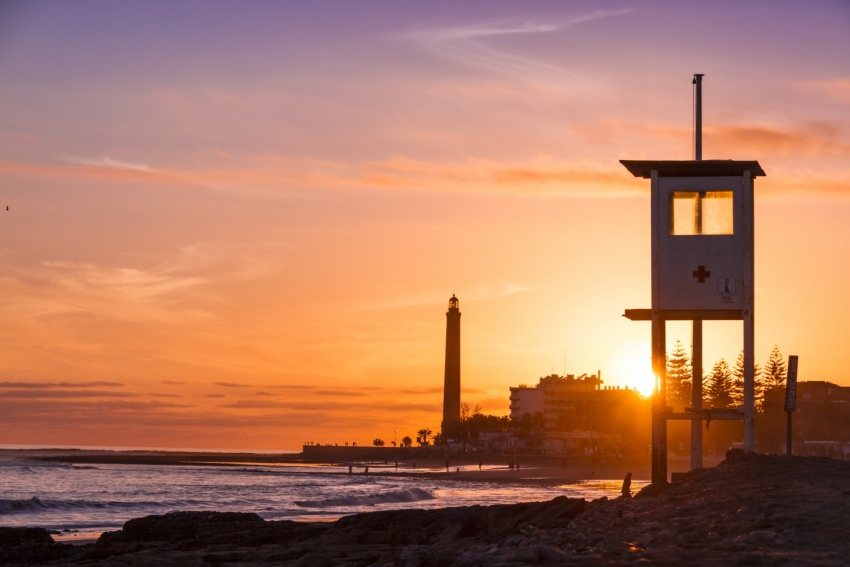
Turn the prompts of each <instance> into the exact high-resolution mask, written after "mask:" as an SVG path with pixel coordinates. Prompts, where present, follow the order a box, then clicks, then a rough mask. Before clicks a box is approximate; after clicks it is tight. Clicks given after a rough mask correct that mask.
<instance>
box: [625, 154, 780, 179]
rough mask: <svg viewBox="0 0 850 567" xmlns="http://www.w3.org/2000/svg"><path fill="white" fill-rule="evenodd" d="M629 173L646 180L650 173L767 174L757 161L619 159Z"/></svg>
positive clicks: (664, 175)
mask: <svg viewBox="0 0 850 567" xmlns="http://www.w3.org/2000/svg"><path fill="white" fill-rule="evenodd" d="M620 163H622V164H623V165H624V166H626V169H628V170H629V173H631V174H632V175H634V176H635V177H643V178H644V179H648V178H649V177H650V176H651V175H652V171H653V170H655V171H657V172H658V175H659V176H660V177H732V176H735V177H739V176H741V175H743V174H744V172H745V171H749V172H750V173H751V174H752V176H753V177H758V176H766V175H767V174H766V173H765V172H764V170H763V169H762V168H761V166H760V165H759V162H757V161H735V160H731V159H705V160H698V161H697V160H683V161H679V160H630V159H621V160H620Z"/></svg>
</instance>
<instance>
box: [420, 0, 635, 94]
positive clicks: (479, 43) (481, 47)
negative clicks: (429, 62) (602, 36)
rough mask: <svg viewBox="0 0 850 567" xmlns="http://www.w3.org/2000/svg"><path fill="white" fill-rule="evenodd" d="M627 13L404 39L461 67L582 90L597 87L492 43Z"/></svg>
mask: <svg viewBox="0 0 850 567" xmlns="http://www.w3.org/2000/svg"><path fill="white" fill-rule="evenodd" d="M630 11H631V8H626V9H623V10H596V11H594V12H589V13H587V14H581V15H578V16H575V17H573V18H570V19H567V20H566V21H561V22H558V23H554V24H553V23H531V22H527V23H521V24H517V23H487V24H476V25H467V26H458V27H449V28H439V29H430V30H420V31H416V32H411V33H409V34H407V37H408V38H409V39H410V40H412V41H413V42H415V43H416V44H418V45H420V46H422V47H423V48H425V49H428V50H430V51H432V52H434V53H436V54H438V55H441V56H443V57H446V58H449V59H452V60H454V61H457V62H460V63H462V64H465V65H469V66H473V67H476V68H479V69H483V70H486V71H489V72H494V73H499V74H501V75H505V76H509V77H511V78H514V79H517V80H525V81H534V82H539V83H545V84H546V85H548V86H550V87H558V88H562V89H567V90H571V91H572V90H576V88H577V87H582V88H585V89H586V88H588V87H593V88H596V87H598V85H597V84H596V83H595V81H593V80H591V79H590V78H588V77H585V76H582V75H580V74H578V73H575V72H573V71H570V70H568V69H565V68H563V67H560V66H557V65H552V64H549V63H544V62H541V61H538V60H535V59H532V58H529V57H525V56H522V55H518V54H516V53H511V52H509V51H508V50H506V49H504V48H499V47H497V46H495V45H493V44H494V43H495V41H496V40H498V39H499V38H504V37H510V36H518V35H538V34H547V33H551V32H555V31H558V30H563V29H566V28H569V27H572V26H576V25H580V24H584V23H588V22H592V21H594V20H599V19H603V18H611V17H617V16H623V15H625V14H628V13H629V12H630Z"/></svg>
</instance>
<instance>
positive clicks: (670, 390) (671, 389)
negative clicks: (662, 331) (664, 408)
mask: <svg viewBox="0 0 850 567" xmlns="http://www.w3.org/2000/svg"><path fill="white" fill-rule="evenodd" d="M691 377H692V370H691V359H690V358H689V357H688V352H687V351H686V350H685V347H684V345H682V341H676V344H675V345H674V346H673V352H671V353H670V354H668V355H667V397H668V398H669V399H671V400H676V401H679V402H684V403H686V404H690V402H691Z"/></svg>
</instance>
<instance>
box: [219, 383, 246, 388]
mask: <svg viewBox="0 0 850 567" xmlns="http://www.w3.org/2000/svg"><path fill="white" fill-rule="evenodd" d="M213 384H215V385H216V386H221V387H222V388H248V387H250V384H237V383H236V382H213Z"/></svg>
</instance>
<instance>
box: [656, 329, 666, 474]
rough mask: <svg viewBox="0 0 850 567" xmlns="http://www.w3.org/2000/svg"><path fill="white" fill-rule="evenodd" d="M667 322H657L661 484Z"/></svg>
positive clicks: (659, 471)
mask: <svg viewBox="0 0 850 567" xmlns="http://www.w3.org/2000/svg"><path fill="white" fill-rule="evenodd" d="M666 327H667V321H665V320H664V319H661V320H660V321H658V367H659V369H660V370H661V372H660V373H659V379H658V382H659V392H660V394H661V395H660V396H659V398H660V399H659V406H660V409H661V415H660V416H659V419H658V440H659V441H660V444H659V450H658V476H659V477H660V478H661V481H662V482H667V419H666V417H665V414H666V413H667V332H666V331H667V329H666Z"/></svg>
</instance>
